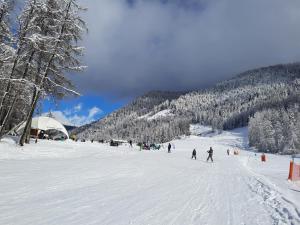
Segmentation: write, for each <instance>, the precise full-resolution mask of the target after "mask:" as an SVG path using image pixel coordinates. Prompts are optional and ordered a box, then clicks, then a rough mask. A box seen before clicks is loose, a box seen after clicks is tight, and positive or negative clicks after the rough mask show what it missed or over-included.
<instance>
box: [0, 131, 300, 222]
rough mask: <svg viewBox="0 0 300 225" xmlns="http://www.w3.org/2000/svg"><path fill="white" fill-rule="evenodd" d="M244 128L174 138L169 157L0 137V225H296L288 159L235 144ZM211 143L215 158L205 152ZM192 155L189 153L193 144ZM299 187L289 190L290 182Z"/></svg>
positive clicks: (100, 146)
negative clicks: (20, 143) (262, 158)
mask: <svg viewBox="0 0 300 225" xmlns="http://www.w3.org/2000/svg"><path fill="white" fill-rule="evenodd" d="M245 134H246V132H245V130H243V129H240V130H236V131H234V132H224V133H222V134H220V135H215V136H214V135H212V136H210V137H196V136H191V137H186V138H185V139H182V140H176V141H174V142H173V144H175V146H176V149H173V151H172V153H171V154H168V153H166V149H164V150H162V151H152V152H149V151H142V152H140V151H137V149H134V150H132V149H130V148H129V147H128V146H123V147H118V148H113V147H109V146H106V145H103V144H98V143H93V144H92V143H73V142H65V143H63V142H49V141H41V142H40V143H38V144H32V145H30V146H26V147H25V148H20V147H16V146H14V145H13V144H11V143H7V142H5V141H4V142H2V143H0V224H1V225H2V224H3V225H10V224H12V225H27V224H28V225H29V224H30V225H32V224H37V225H44V224H45V225H46V224H47V225H48V224H50V225H52V224H53V225H54V224H66V225H79V224H101V225H157V224H161V225H262V224H263V225H269V224H270V225H277V224H278V225H283V224H288V225H289V224H290V225H299V224H300V213H299V211H300V209H299V204H300V201H299V200H300V194H299V192H297V191H292V189H295V188H297V187H295V186H294V185H293V184H291V183H289V182H287V181H286V178H285V176H287V173H288V162H289V159H288V158H286V157H279V156H271V155H270V156H269V155H268V160H269V161H270V162H267V163H266V164H262V163H261V162H259V158H258V157H259V156H256V157H255V156H254V153H250V152H246V151H242V152H241V155H240V156H233V155H230V156H227V155H226V150H227V149H228V148H231V147H240V148H245V147H246V144H245V143H246V138H245ZM210 146H212V147H213V148H214V150H215V154H214V161H215V162H214V163H207V162H206V161H205V160H206V157H207V153H206V151H207V150H208V149H209V147H210ZM193 148H196V149H197V160H196V161H195V160H191V158H190V157H191V152H192V149H193ZM297 190H298V189H297Z"/></svg>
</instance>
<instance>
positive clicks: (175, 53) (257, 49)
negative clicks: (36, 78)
mask: <svg viewBox="0 0 300 225" xmlns="http://www.w3.org/2000/svg"><path fill="white" fill-rule="evenodd" d="M82 2H83V5H86V6H87V7H89V11H88V12H87V14H86V18H87V21H88V24H89V34H88V35H87V37H86V38H85V40H84V44H85V45H86V47H87V52H86V57H85V60H86V64H87V65H88V66H89V69H88V70H87V71H86V73H84V74H82V75H76V82H77V84H78V85H79V87H80V88H81V90H82V91H83V92H84V93H91V92H94V93H97V94H114V95H117V96H123V97H128V96H134V95H137V94H140V93H143V92H145V91H148V90H153V89H155V90H157V89H160V90H186V89H199V88H201V87H206V86H208V85H211V84H213V83H214V82H216V81H219V80H222V79H225V78H228V77H231V76H232V75H234V74H236V73H239V72H242V71H244V70H247V69H252V68H255V67H260V66H265V65H271V64H277V63H286V62H294V61H300V1H299V0H244V1H243V0H172V1H171V0H169V1H168V0H83V1H82Z"/></svg>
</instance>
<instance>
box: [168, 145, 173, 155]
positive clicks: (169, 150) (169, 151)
mask: <svg viewBox="0 0 300 225" xmlns="http://www.w3.org/2000/svg"><path fill="white" fill-rule="evenodd" d="M171 147H172V146H171V144H170V143H169V145H168V153H171Z"/></svg>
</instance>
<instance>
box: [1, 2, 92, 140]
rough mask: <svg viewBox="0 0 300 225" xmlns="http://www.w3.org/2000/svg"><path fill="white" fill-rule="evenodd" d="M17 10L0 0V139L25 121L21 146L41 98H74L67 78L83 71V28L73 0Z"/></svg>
mask: <svg viewBox="0 0 300 225" xmlns="http://www.w3.org/2000/svg"><path fill="white" fill-rule="evenodd" d="M17 10H18V9H17V7H16V3H15V1H13V0H0V139H1V138H2V137H3V136H4V135H5V134H7V133H8V132H9V131H10V130H11V129H12V128H13V127H14V126H17V125H18V124H19V123H21V122H23V121H25V124H26V125H25V129H24V131H23V133H22V135H21V138H20V140H19V144H20V145H24V143H25V142H26V141H28V134H29V131H30V127H31V120H32V117H33V114H34V111H35V109H36V108H37V106H38V104H39V101H40V100H42V99H45V98H53V99H61V98H63V97H65V96H66V95H79V94H78V93H77V92H76V91H74V85H73V84H72V82H71V80H70V78H69V76H68V75H69V74H70V72H74V71H75V72H80V71H82V70H83V69H84V67H83V66H82V65H81V62H80V59H81V56H82V55H83V51H84V48H83V47H81V46H80V45H79V41H80V40H81V38H82V35H83V34H84V33H85V32H86V31H87V28H86V24H85V22H84V21H83V20H82V19H81V12H82V11H84V10H85V9H84V8H82V7H81V6H80V5H79V4H78V3H77V0H27V1H26V2H25V3H24V5H23V8H22V10H21V12H20V13H16V11H17ZM15 14H19V16H15Z"/></svg>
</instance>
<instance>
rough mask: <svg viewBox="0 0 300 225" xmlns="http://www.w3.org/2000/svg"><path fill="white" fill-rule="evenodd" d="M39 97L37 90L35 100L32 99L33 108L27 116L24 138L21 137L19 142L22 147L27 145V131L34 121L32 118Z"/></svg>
mask: <svg viewBox="0 0 300 225" xmlns="http://www.w3.org/2000/svg"><path fill="white" fill-rule="evenodd" d="M39 95H40V91H38V90H37V89H35V91H34V95H33V98H32V104H31V107H30V111H29V113H28V115H27V118H26V124H25V128H24V131H23V133H22V136H21V138H20V141H19V144H20V145H21V146H24V143H25V141H26V137H27V131H28V130H29V127H31V120H32V116H33V113H34V110H35V107H36V105H37V102H38V100H39Z"/></svg>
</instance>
